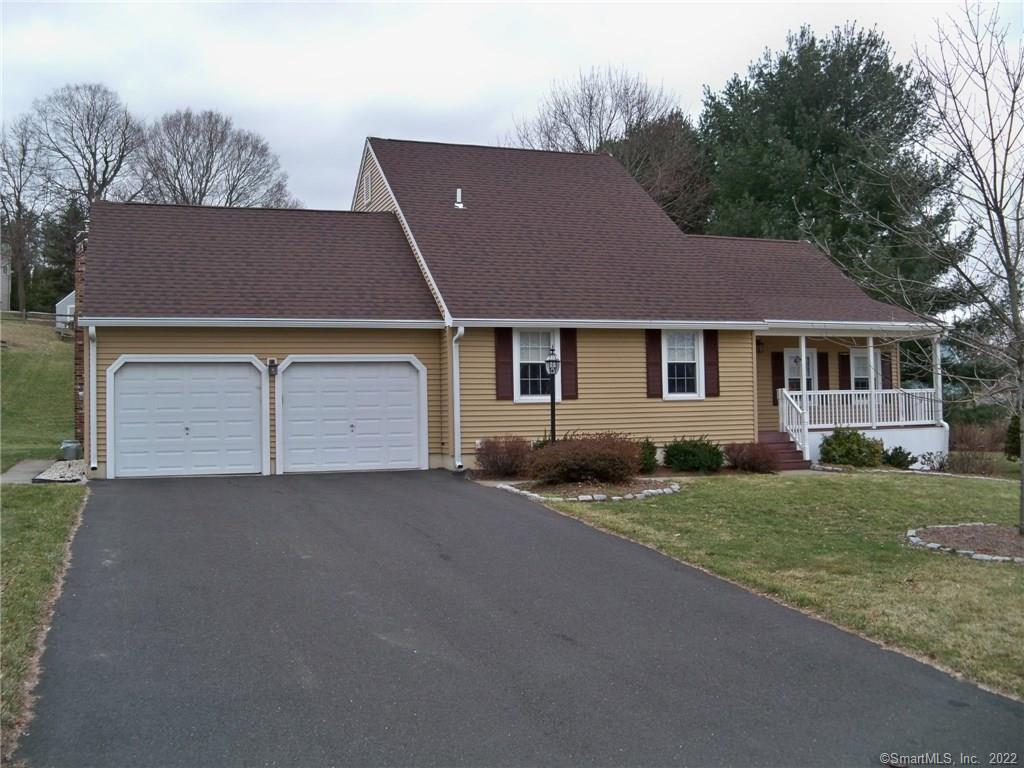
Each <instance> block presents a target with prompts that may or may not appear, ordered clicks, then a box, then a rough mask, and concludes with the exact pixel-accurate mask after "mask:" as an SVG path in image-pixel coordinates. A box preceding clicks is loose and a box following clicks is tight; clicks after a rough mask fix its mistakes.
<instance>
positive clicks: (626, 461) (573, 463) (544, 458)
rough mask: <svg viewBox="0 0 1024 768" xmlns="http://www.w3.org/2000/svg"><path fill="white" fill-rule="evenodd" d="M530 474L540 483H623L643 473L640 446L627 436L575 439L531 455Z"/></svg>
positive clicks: (546, 446) (603, 434) (582, 436)
mask: <svg viewBox="0 0 1024 768" xmlns="http://www.w3.org/2000/svg"><path fill="white" fill-rule="evenodd" d="M528 466H529V474H530V477H532V478H533V479H535V480H537V481H539V482H541V483H549V484H553V483H581V482H591V481H594V482H602V483H623V482H626V481H627V480H631V479H633V478H634V477H636V475H637V473H638V472H639V471H640V444H639V443H637V442H636V441H635V440H632V439H631V438H629V437H626V436H625V435H617V434H614V433H610V432H608V433H602V434H595V435H574V436H573V437H570V438H567V439H565V440H558V441H556V442H554V443H548V444H547V445H545V446H544V447H543V448H538V449H537V450H535V451H534V452H533V453H532V454H531V455H530V461H529V465H528Z"/></svg>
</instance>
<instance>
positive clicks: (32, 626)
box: [0, 485, 85, 757]
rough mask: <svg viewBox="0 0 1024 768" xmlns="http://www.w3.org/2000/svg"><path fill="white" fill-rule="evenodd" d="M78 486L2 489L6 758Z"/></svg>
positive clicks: (0, 684)
mask: <svg viewBox="0 0 1024 768" xmlns="http://www.w3.org/2000/svg"><path fill="white" fill-rule="evenodd" d="M84 496H85V487H84V486H81V485H8V486H5V487H4V488H3V493H2V496H0V542H2V543H0V560H2V562H3V576H2V578H0V601H2V603H3V611H2V616H0V669H2V673H0V740H2V742H3V755H4V756H5V757H6V756H9V755H10V751H11V749H12V748H13V745H14V742H15V739H14V736H15V735H16V733H17V731H18V730H19V727H20V724H21V720H22V718H23V717H24V713H25V709H26V706H25V705H26V700H25V699H26V697H25V691H24V686H25V682H26V680H28V679H30V678H31V676H32V673H33V661H34V656H35V652H36V648H37V647H38V641H39V633H40V630H41V628H42V627H43V626H44V625H45V623H46V621H47V619H48V616H49V605H50V599H51V597H52V595H53V588H54V580H55V578H56V575H57V572H58V571H59V569H60V568H61V566H62V564H63V563H64V552H65V544H66V543H67V540H68V536H69V535H70V533H71V530H72V528H73V527H74V524H75V521H76V520H77V519H78V514H79V510H80V508H81V505H82V499H83V498H84Z"/></svg>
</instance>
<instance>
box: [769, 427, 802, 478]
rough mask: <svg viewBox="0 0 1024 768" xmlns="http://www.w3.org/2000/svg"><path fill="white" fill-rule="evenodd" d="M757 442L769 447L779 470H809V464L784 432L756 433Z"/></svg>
mask: <svg viewBox="0 0 1024 768" xmlns="http://www.w3.org/2000/svg"><path fill="white" fill-rule="evenodd" d="M757 442H759V443H762V444H764V445H767V446H770V447H771V450H772V452H774V453H775V457H776V459H777V460H778V462H779V469H780V470H788V469H810V468H811V462H809V461H807V460H806V459H804V455H803V454H802V453H801V452H800V451H799V450H798V449H797V447H796V444H795V443H794V442H793V441H792V440H790V439H789V435H787V434H786V433H785V432H758V433H757Z"/></svg>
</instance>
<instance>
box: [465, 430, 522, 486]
mask: <svg viewBox="0 0 1024 768" xmlns="http://www.w3.org/2000/svg"><path fill="white" fill-rule="evenodd" d="M529 458H530V444H529V443H528V442H527V441H526V440H524V439H523V438H521V437H513V436H508V437H488V438H487V439H486V440H483V441H482V442H481V443H480V447H479V448H477V449H476V463H477V465H478V466H479V467H480V470H481V471H482V472H483V473H484V474H485V475H487V476H488V477H519V476H521V475H523V474H525V473H526V463H527V460H528V459H529Z"/></svg>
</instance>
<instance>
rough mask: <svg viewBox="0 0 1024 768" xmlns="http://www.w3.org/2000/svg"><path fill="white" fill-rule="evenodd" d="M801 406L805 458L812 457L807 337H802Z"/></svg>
mask: <svg viewBox="0 0 1024 768" xmlns="http://www.w3.org/2000/svg"><path fill="white" fill-rule="evenodd" d="M800 408H801V409H802V410H803V415H802V416H801V418H800V436H801V440H802V441H803V446H802V448H803V451H804V459H809V458H810V457H811V447H810V445H809V444H808V442H807V438H808V424H809V421H810V414H809V413H808V412H807V337H806V336H801V337H800Z"/></svg>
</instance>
